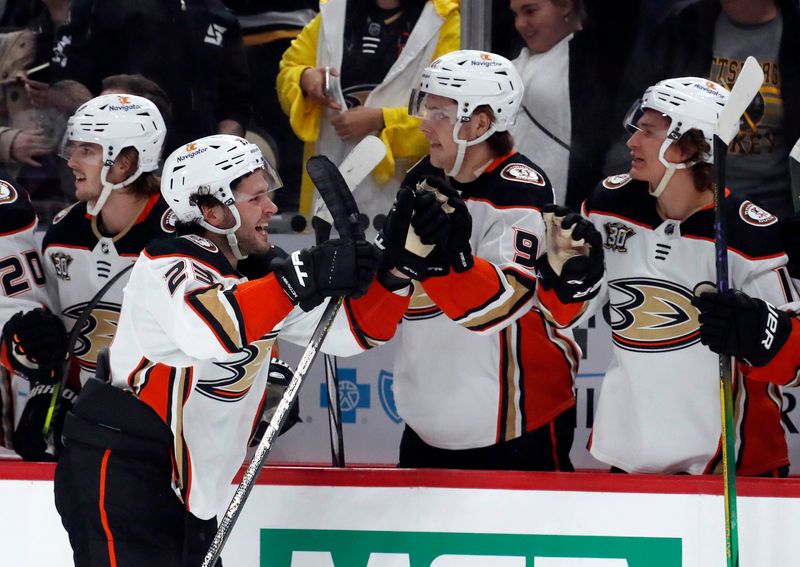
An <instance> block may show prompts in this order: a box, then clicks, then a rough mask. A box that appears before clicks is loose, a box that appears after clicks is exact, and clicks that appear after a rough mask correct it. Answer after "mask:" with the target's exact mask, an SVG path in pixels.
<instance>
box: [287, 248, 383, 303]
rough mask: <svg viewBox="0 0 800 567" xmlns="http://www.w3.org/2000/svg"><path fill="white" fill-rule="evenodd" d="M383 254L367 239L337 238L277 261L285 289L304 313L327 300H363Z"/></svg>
mask: <svg viewBox="0 0 800 567" xmlns="http://www.w3.org/2000/svg"><path fill="white" fill-rule="evenodd" d="M380 260H381V253H380V251H378V249H377V248H376V247H375V246H373V245H372V244H370V243H369V242H366V241H365V240H357V241H353V240H349V239H344V238H337V239H334V240H328V241H327V242H323V243H322V244H319V245H317V246H314V247H312V248H307V249H304V250H298V251H296V252H293V253H292V254H291V255H290V256H289V257H288V258H286V259H278V260H274V261H273V271H274V273H275V276H276V277H277V278H278V281H279V282H280V284H281V286H282V287H283V290H284V291H285V292H286V295H288V296H289V299H291V300H292V302H293V303H295V304H297V305H299V306H300V308H301V309H303V311H311V310H312V309H313V308H314V307H316V306H317V305H319V304H320V303H322V301H323V300H324V299H325V298H326V297H342V296H346V297H360V296H362V295H364V293H366V291H367V288H368V287H369V284H370V283H372V280H373V279H374V278H375V272H376V271H377V269H378V265H379V264H380Z"/></svg>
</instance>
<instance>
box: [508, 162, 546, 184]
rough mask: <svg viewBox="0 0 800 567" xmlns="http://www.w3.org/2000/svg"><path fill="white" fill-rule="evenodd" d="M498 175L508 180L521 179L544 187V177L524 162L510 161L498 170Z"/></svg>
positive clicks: (523, 181)
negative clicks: (501, 169)
mask: <svg viewBox="0 0 800 567" xmlns="http://www.w3.org/2000/svg"><path fill="white" fill-rule="evenodd" d="M500 177H502V178H503V179H508V180H510V181H521V182H522V183H530V184H531V185H538V186H539V187H544V185H545V183H544V177H542V175H541V174H540V173H539V172H538V171H536V170H535V169H533V168H532V167H531V166H529V165H525V164H524V163H510V164H508V165H507V166H505V167H504V168H503V171H501V172H500Z"/></svg>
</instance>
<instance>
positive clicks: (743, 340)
mask: <svg viewBox="0 0 800 567" xmlns="http://www.w3.org/2000/svg"><path fill="white" fill-rule="evenodd" d="M692 303H693V304H694V306H695V307H697V309H698V310H699V311H700V317H699V320H700V342H701V343H703V344H704V345H706V346H707V347H708V348H710V349H711V350H712V351H714V352H716V353H718V354H727V355H730V356H735V357H736V358H739V359H741V360H744V361H745V362H747V363H748V364H750V365H751V366H764V365H765V364H767V363H769V361H770V360H772V359H773V358H774V357H775V355H776V354H778V351H780V350H781V347H783V345H784V344H786V341H787V340H788V338H789V334H790V332H791V330H792V319H791V316H790V315H789V314H788V313H786V312H784V311H781V310H780V309H777V308H776V307H774V306H772V305H770V304H769V303H767V302H766V301H763V300H761V299H757V298H755V297H750V296H748V295H746V294H744V293H742V292H741V291H726V292H725V293H717V292H716V291H705V292H702V293H700V295H699V297H695V298H694V299H692Z"/></svg>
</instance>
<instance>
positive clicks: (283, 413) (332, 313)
mask: <svg viewBox="0 0 800 567" xmlns="http://www.w3.org/2000/svg"><path fill="white" fill-rule="evenodd" d="M342 302H343V299H342V298H341V297H340V298H338V299H337V298H332V299H331V300H330V303H328V306H327V307H326V308H325V311H324V312H323V314H322V318H321V319H320V321H319V323H318V324H317V328H316V329H315V330H314V334H313V335H312V336H311V342H309V343H308V346H307V347H306V350H305V352H304V353H303V357H302V358H301V359H300V362H299V363H298V364H297V370H296V371H295V373H294V376H292V379H291V381H290V382H289V385H288V386H287V387H286V391H285V392H284V393H283V397H282V398H281V401H280V403H279V404H278V407H277V409H276V410H275V415H273V416H272V420H271V421H270V423H269V427H267V431H266V433H264V437H263V438H262V439H261V442H260V443H259V444H258V447H256V452H255V454H254V455H253V460H252V461H250V464H249V465H248V466H247V470H245V473H244V476H243V477H242V481H241V482H240V483H239V486H238V487H237V488H236V492H235V493H234V495H233V498H232V499H231V502H230V504H229V505H228V509H227V510H226V511H225V514H224V515H223V516H222V520H221V521H220V523H219V527H218V528H217V533H216V534H215V535H214V539H213V540H212V541H211V545H210V546H209V548H208V552H207V553H206V556H205V558H204V559H203V564H202V567H211V566H212V565H215V564H216V562H217V559H219V556H220V554H221V553H222V548H223V546H224V545H225V542H226V541H227V539H228V535H230V532H231V529H233V525H234V524H235V523H236V520H237V519H238V517H239V514H240V513H241V511H242V506H244V503H245V501H246V500H247V497H248V495H249V494H250V491H251V490H252V489H253V485H254V484H255V481H256V478H258V474H259V473H260V472H261V467H262V466H263V465H264V461H265V460H266V458H267V455H269V452H270V450H272V443H273V441H274V439H275V437H276V436H277V434H278V432H279V431H280V430H281V427H283V423H284V422H285V421H286V418H287V417H288V415H289V410H290V409H291V407H292V405H293V404H294V401H295V399H296V398H297V394H298V392H299V391H300V387H301V386H302V385H303V379H304V378H305V376H306V373H307V372H308V370H309V369H310V368H311V365H312V364H313V362H314V359H315V358H316V356H317V354H318V353H319V350H320V347H321V346H322V341H324V340H325V336H326V335H327V334H328V331H329V330H330V328H331V325H332V324H333V320H334V319H335V318H336V313H338V312H339V308H340V307H341V306H342Z"/></svg>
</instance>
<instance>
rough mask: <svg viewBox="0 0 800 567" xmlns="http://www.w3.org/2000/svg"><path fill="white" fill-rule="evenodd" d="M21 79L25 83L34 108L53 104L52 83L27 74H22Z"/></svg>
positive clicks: (47, 106)
mask: <svg viewBox="0 0 800 567" xmlns="http://www.w3.org/2000/svg"><path fill="white" fill-rule="evenodd" d="M19 80H20V81H22V84H24V85H25V92H26V93H28V98H29V99H30V100H31V104H32V105H33V107H34V108H49V107H51V106H53V104H52V102H51V101H50V85H49V84H47V83H43V82H41V81H34V80H33V79H29V78H28V77H25V76H20V78H19Z"/></svg>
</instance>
